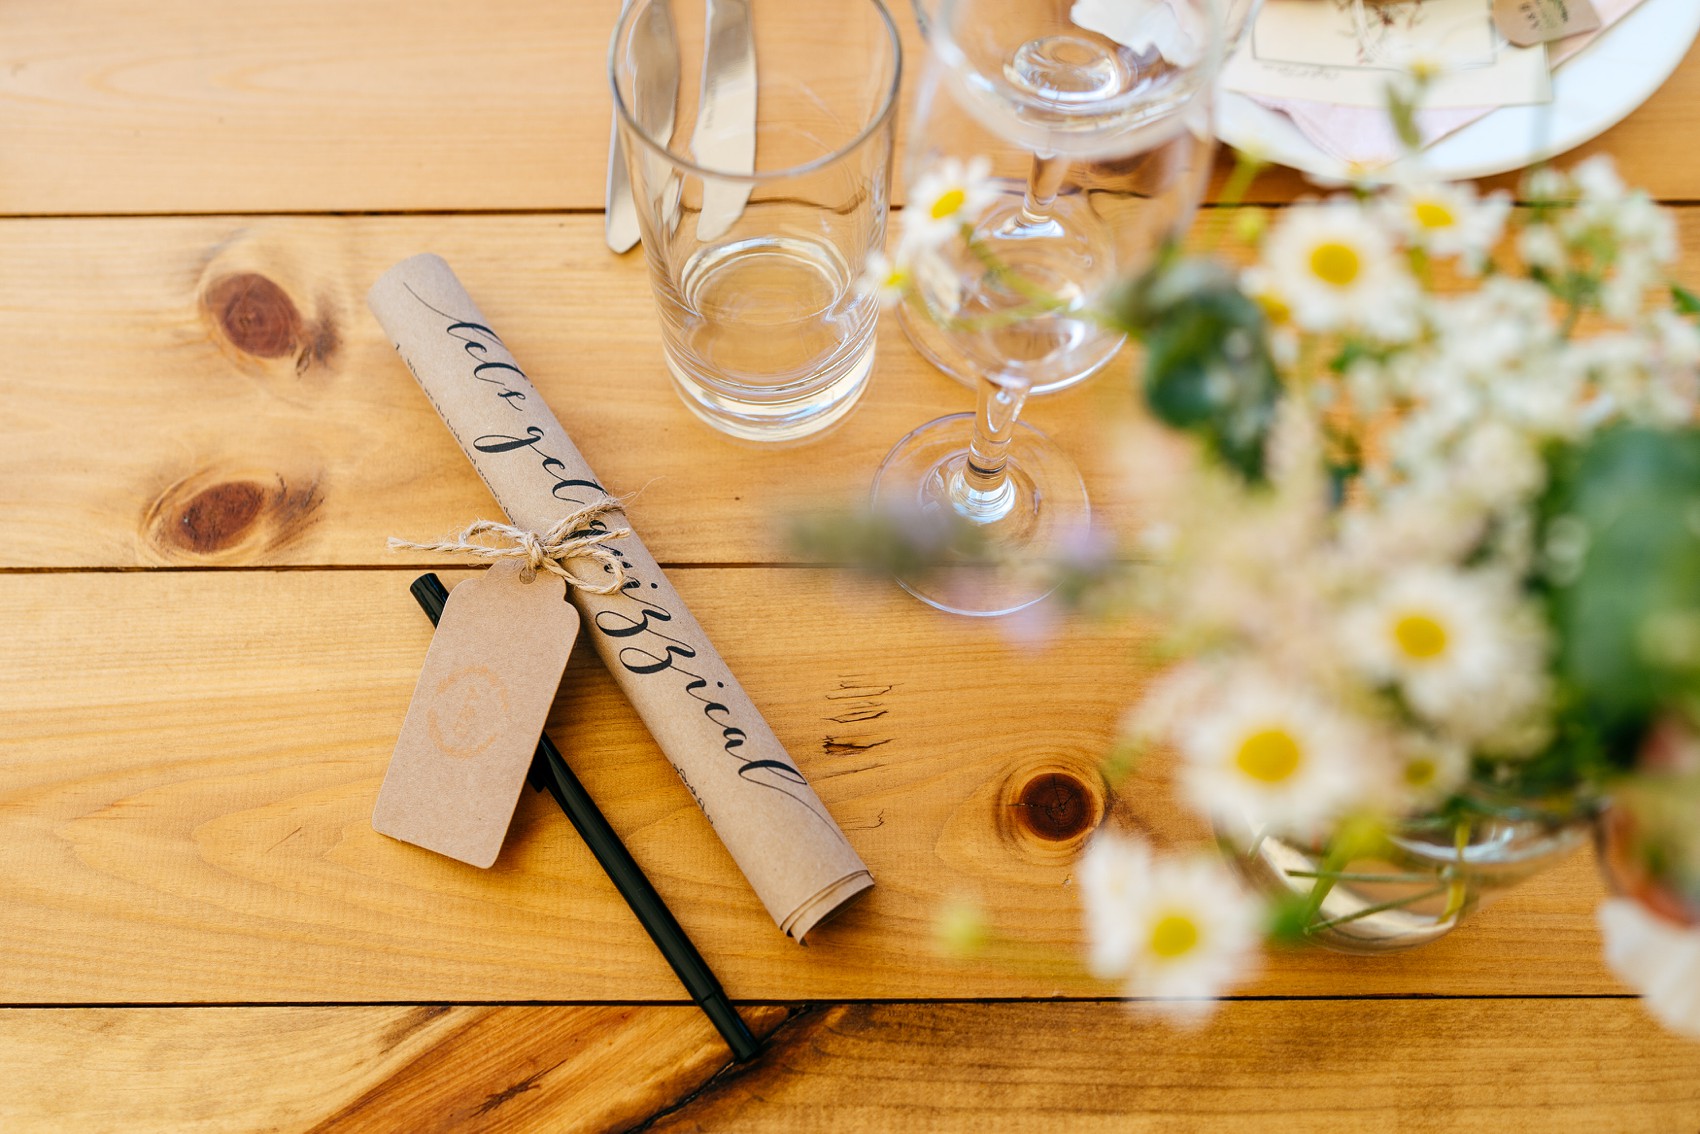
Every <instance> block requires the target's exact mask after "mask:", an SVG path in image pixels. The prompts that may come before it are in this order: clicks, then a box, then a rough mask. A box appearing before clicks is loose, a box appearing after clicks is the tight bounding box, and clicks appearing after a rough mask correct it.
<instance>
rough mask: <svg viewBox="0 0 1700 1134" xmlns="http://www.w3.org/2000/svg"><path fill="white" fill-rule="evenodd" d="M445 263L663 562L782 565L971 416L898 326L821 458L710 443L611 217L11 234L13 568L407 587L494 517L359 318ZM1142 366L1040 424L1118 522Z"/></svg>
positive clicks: (8, 415)
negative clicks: (414, 549) (393, 274)
mask: <svg viewBox="0 0 1700 1134" xmlns="http://www.w3.org/2000/svg"><path fill="white" fill-rule="evenodd" d="M423 249H431V250H434V251H437V252H439V253H441V254H443V255H444V256H445V257H447V259H448V260H449V262H450V263H451V264H453V265H454V267H455V268H456V270H457V272H458V273H459V274H460V276H461V278H462V280H463V282H464V283H465V284H466V286H467V288H468V290H469V291H470V292H471V294H472V296H473V297H474V299H475V300H476V301H477V302H478V303H479V305H480V306H481V307H482V308H483V309H484V312H485V314H486V315H487V316H488V317H489V319H490V320H491V321H492V323H493V325H494V326H495V327H496V329H497V330H498V331H499V332H500V333H501V334H502V335H503V337H504V338H505V340H506V341H507V342H508V343H509V345H510V346H511V347H512V348H513V350H514V353H515V355H516V356H517V357H518V359H519V361H520V364H521V365H522V366H524V367H526V369H527V370H528V371H529V372H530V373H531V375H532V377H533V378H534V380H535V381H536V383H537V385H538V387H539V388H540V389H541V390H542V392H543V394H544V395H545V397H546V398H547V399H548V401H549V403H550V405H551V407H552V408H553V409H554V410H555V413H556V415H557V416H558V417H559V418H560V419H561V421H562V422H563V424H564V425H565V426H566V428H567V430H568V432H569V433H570V434H571V435H572V436H573V438H574V440H575V442H576V443H577V444H578V446H579V447H580V449H581V450H582V451H583V452H584V454H585V457H586V459H587V460H588V461H589V462H590V465H591V467H592V468H594V469H595V470H596V471H597V473H598V475H599V476H600V477H601V478H602V479H603V481H604V483H606V484H608V485H609V486H610V487H611V488H612V489H614V490H615V491H618V492H634V491H639V490H641V495H640V496H639V497H638V499H637V500H636V501H635V502H634V503H633V505H632V507H631V514H632V519H633V521H634V523H635V525H636V527H637V529H638V530H639V531H641V532H642V533H643V534H644V538H645V542H646V543H647V544H648V546H649V548H650V550H651V551H652V552H653V553H654V554H655V555H656V556H657V557H658V558H659V559H661V560H662V561H664V562H680V561H684V562H772V561H776V560H782V559H786V558H789V554H788V553H787V552H786V550H785V548H784V545H783V542H782V540H781V539H780V538H779V536H778V531H779V521H780V520H781V519H782V517H784V516H785V515H787V514H790V513H795V512H798V511H802V510H805V509H808V508H812V507H819V506H825V505H828V504H832V505H844V504H849V503H852V502H856V503H859V502H860V501H861V500H862V499H863V498H864V497H865V494H866V491H867V486H868V483H869V480H870V478H871V476H872V474H873V470H874V468H875V467H876V466H877V465H878V463H879V461H880V459H881V458H882V457H883V456H884V454H885V453H886V451H887V450H888V449H889V448H890V447H891V445H892V444H893V443H894V442H895V441H896V440H897V439H898V438H900V437H902V436H903V435H904V434H905V433H907V432H908V431H909V430H911V429H913V428H915V427H916V426H918V425H920V424H921V423H923V422H925V421H928V420H930V419H932V418H934V417H937V416H939V415H941V414H944V413H949V412H957V411H963V410H969V409H972V408H973V395H972V392H971V391H969V390H968V389H967V388H966V387H964V386H961V385H959V384H958V383H956V382H954V381H952V380H950V379H949V378H946V377H944V376H943V375H941V374H939V373H938V372H937V371H935V370H933V369H932V368H931V367H930V366H928V365H927V364H925V363H924V362H922V361H921V359H920V358H919V356H917V355H916V354H915V352H914V351H913V350H911V349H910V348H909V346H908V344H907V343H906V342H905V341H904V339H903V336H902V333H901V331H900V330H899V329H898V328H897V326H896V325H895V321H894V320H886V321H885V323H884V325H883V326H882V328H881V333H880V340H879V346H878V351H879V354H878V356H877V358H876V361H875V364H874V365H875V374H874V378H873V384H872V386H871V388H870V390H869V392H868V394H867V396H866V398H865V399H864V402H863V404H862V406H860V407H859V408H858V410H857V411H856V413H855V414H853V415H852V416H851V418H850V419H849V420H848V421H847V422H846V423H845V424H844V426H843V427H842V428H840V429H839V430H837V431H836V432H834V433H831V434H829V435H827V436H825V437H823V438H821V439H819V440H817V441H815V442H813V443H812V444H810V445H808V446H807V447H805V448H800V449H799V448H778V449H775V448H771V447H759V446H753V445H746V444H742V443H738V442H734V441H732V440H731V439H729V438H726V437H723V436H722V435H720V434H718V433H716V432H714V431H712V430H710V429H709V428H707V427H706V426H704V425H702V424H700V423H699V422H698V421H697V420H696V419H695V418H694V417H692V416H691V415H690V414H689V413H688V412H687V411H686V410H685V408H684V406H683V405H682V403H681V402H680V401H679V398H678V396H677V395H676V394H675V393H674V392H673V388H672V385H671V382H670V379H669V378H668V376H667V372H666V367H665V365H664V364H663V362H662V356H661V341H660V325H659V322H658V320H657V317H656V312H655V304H654V301H653V299H652V298H651V294H650V289H649V285H648V280H647V275H646V273H645V269H644V265H643V263H642V262H641V260H640V259H638V258H633V257H627V258H624V259H620V258H617V257H614V256H611V255H610V254H609V253H608V251H607V249H606V248H605V247H604V246H603V244H602V237H601V226H600V222H599V221H598V220H597V219H596V218H592V217H571V218H553V217H457V218H414V217H407V218H396V217H380V218H355V217H338V218H309V219H302V218H274V219H263V220H244V219H229V218H213V219H184V218H153V219H139V220H137V219H132V220H28V221H18V220H14V221H0V263H3V264H5V265H6V267H5V269H4V270H3V271H0V337H4V339H6V340H8V341H11V342H13V343H14V344H15V345H16V350H17V352H18V354H17V356H16V359H15V362H14V364H12V365H8V366H6V367H4V368H0V403H3V404H4V405H5V406H6V412H5V413H3V414H0V484H5V485H7V486H8V488H9V490H10V491H9V492H8V495H7V499H6V501H5V504H4V513H3V514H4V515H5V518H6V528H7V539H6V540H5V541H4V542H3V545H0V567H4V566H24V567H76V566H120V567H127V566H148V565H187V566H222V565H230V564H350V563H356V564H373V563H380V564H393V563H396V562H398V560H397V559H396V557H395V556H393V555H391V554H390V553H388V552H387V551H386V550H385V547H384V540H385V537H387V536H390V535H399V536H405V537H408V538H412V539H426V538H433V537H437V536H441V535H443V534H444V533H447V532H449V531H453V530H457V529H459V528H461V527H463V526H465V525H466V524H468V523H470V522H471V521H472V520H474V519H476V518H478V517H481V516H493V515H494V514H495V506H494V504H493V502H492V501H491V499H490V497H489V494H488V492H486V490H485V489H484V487H483V485H482V484H480V483H479V481H478V478H477V477H476V475H474V473H473V471H472V467H471V465H470V463H469V462H468V461H467V460H466V458H465V457H464V456H463V455H462V454H461V452H460V449H459V448H458V447H457V446H456V445H455V443H454V441H453V439H452V438H451V437H450V436H449V433H448V431H447V430H446V429H445V428H444V427H443V425H442V423H441V422H440V421H439V420H438V418H437V416H436V414H435V413H434V412H433V410H432V409H431V407H430V404H429V403H428V402H427V401H426V399H425V397H424V395H423V394H421V393H420V392H419V389H418V387H417V386H416V385H415V384H414V382H413V380H412V379H411V378H410V377H409V375H408V373H407V370H406V368H405V367H404V366H403V365H402V363H401V362H400V360H399V359H398V358H397V357H396V354H395V351H394V350H393V349H392V348H391V347H390V345H389V344H388V342H387V340H386V339H385V338H384V336H383V333H382V331H381V329H380V328H379V327H378V325H377V322H376V320H375V319H373V318H372V316H371V315H370V313H369V312H368V311H367V310H366V307H365V294H366V291H367V289H368V288H369V287H370V286H371V284H372V282H373V281H374V280H376V279H377V277H378V276H379V275H380V274H381V273H382V272H383V271H384V270H385V269H387V268H388V267H389V266H390V265H391V264H393V263H395V262H396V261H398V260H401V259H403V258H405V257H407V256H409V255H412V254H414V253H416V252H419V251H421V250H423ZM1130 367H1131V362H1130V360H1127V359H1124V360H1123V361H1122V363H1121V365H1120V367H1119V368H1113V369H1112V371H1111V372H1109V373H1106V374H1104V375H1101V376H1100V377H1099V378H1097V379H1095V380H1094V381H1092V382H1090V383H1086V384H1085V385H1084V386H1083V387H1081V388H1080V389H1078V390H1075V391H1070V392H1067V393H1064V394H1061V395H1057V396H1055V397H1049V398H1043V399H1038V400H1036V403H1035V404H1034V406H1033V407H1032V411H1031V414H1030V417H1031V419H1032V421H1033V422H1034V423H1035V424H1036V425H1038V426H1039V427H1040V428H1042V429H1045V430H1047V431H1049V432H1050V433H1051V434H1052V435H1053V436H1055V437H1057V438H1058V439H1059V441H1060V443H1061V444H1063V445H1064V446H1065V447H1066V448H1067V449H1068V450H1069V451H1070V452H1071V453H1073V454H1075V455H1076V456H1077V458H1078V459H1079V460H1080V461H1081V463H1082V464H1083V465H1084V467H1085V472H1086V476H1087V480H1088V484H1089V487H1090V489H1091V490H1092V492H1093V496H1094V500H1095V501H1096V502H1097V506H1098V508H1099V514H1100V516H1101V517H1103V518H1105V519H1109V520H1121V521H1125V520H1126V516H1127V505H1126V499H1127V497H1128V495H1129V493H1128V492H1127V491H1126V490H1125V489H1123V488H1122V487H1121V486H1120V480H1121V475H1120V473H1119V472H1118V469H1117V457H1116V450H1115V445H1114V444H1113V442H1112V440H1111V438H1112V437H1113V436H1114V435H1115V432H1116V430H1117V429H1118V428H1119V427H1121V426H1125V425H1126V424H1127V423H1128V422H1129V421H1130V418H1131V411H1132V405H1133V397H1132V394H1131V393H1130V391H1129V387H1128V384H1127V383H1128V375H1129V373H1130Z"/></svg>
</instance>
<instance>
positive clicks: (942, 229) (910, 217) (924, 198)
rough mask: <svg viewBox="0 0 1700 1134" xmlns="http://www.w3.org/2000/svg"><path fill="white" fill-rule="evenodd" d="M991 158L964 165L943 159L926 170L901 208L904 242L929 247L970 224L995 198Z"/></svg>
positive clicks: (978, 158)
mask: <svg viewBox="0 0 1700 1134" xmlns="http://www.w3.org/2000/svg"><path fill="white" fill-rule="evenodd" d="M991 174H992V162H991V159H990V158H986V157H976V158H974V159H972V160H970V161H968V162H967V163H964V162H962V161H960V160H958V159H957V158H945V159H944V160H943V161H941V162H940V163H939V164H938V165H937V166H936V167H934V168H932V169H930V170H928V171H927V173H926V174H925V175H923V176H922V177H921V179H920V180H918V181H916V182H915V186H914V188H912V189H911V190H910V191H909V199H908V201H907V203H906V204H905V205H904V208H903V239H904V240H905V242H908V243H910V244H912V245H913V246H915V247H918V248H932V247H937V246H938V245H940V244H942V243H944V242H945V241H947V240H949V239H950V238H951V237H953V236H955V235H956V234H957V233H959V232H960V231H961V230H962V226H963V225H967V224H973V223H974V221H975V220H977V219H978V218H979V216H980V214H981V213H983V212H985V211H986V209H988V208H989V207H990V206H991V204H992V202H993V201H995V200H997V198H998V190H997V186H996V185H994V184H993V182H992V177H991Z"/></svg>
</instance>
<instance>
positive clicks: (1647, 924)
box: [1598, 898, 1700, 1038]
mask: <svg viewBox="0 0 1700 1134" xmlns="http://www.w3.org/2000/svg"><path fill="white" fill-rule="evenodd" d="M1598 916H1599V921H1600V932H1601V933H1602V934H1604V936H1605V954H1606V964H1608V965H1610V966H1611V969H1612V972H1614V973H1616V974H1617V977H1618V979H1619V980H1621V981H1623V983H1625V984H1627V985H1629V986H1630V987H1631V988H1633V989H1635V990H1636V991H1637V992H1639V993H1641V995H1642V996H1643V997H1644V999H1643V1001H1642V1003H1643V1004H1645V1005H1646V1007H1647V1010H1648V1011H1649V1012H1651V1013H1652V1014H1653V1015H1654V1016H1655V1017H1657V1018H1658V1020H1659V1022H1660V1023H1662V1024H1664V1025H1665V1027H1667V1028H1670V1029H1671V1030H1672V1031H1675V1032H1683V1033H1685V1034H1687V1035H1691V1036H1694V1037H1696V1038H1700V929H1696V928H1692V927H1686V928H1685V927H1683V926H1680V925H1678V924H1676V923H1675V922H1671V921H1666V920H1665V919H1664V918H1662V917H1659V916H1658V915H1657V914H1654V913H1652V912H1651V911H1650V910H1648V909H1647V908H1646V907H1645V906H1643V905H1641V903H1640V902H1636V901H1632V900H1631V899H1629V898H1608V899H1606V900H1605V901H1604V902H1602V903H1601V904H1600V909H1599V914H1598Z"/></svg>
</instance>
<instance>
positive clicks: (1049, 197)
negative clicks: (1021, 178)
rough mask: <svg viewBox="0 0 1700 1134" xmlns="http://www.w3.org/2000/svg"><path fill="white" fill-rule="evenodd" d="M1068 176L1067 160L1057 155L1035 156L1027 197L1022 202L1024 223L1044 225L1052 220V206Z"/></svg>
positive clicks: (1028, 179) (1028, 174) (1029, 172)
mask: <svg viewBox="0 0 1700 1134" xmlns="http://www.w3.org/2000/svg"><path fill="white" fill-rule="evenodd" d="M1067 176H1068V159H1067V158H1062V157H1057V156H1056V155H1055V154H1034V155H1033V165H1032V167H1031V168H1030V169H1028V171H1027V195H1026V197H1025V198H1024V199H1023V200H1022V202H1021V219H1022V221H1023V223H1025V224H1028V225H1036V224H1044V223H1045V222H1046V221H1048V220H1050V219H1051V206H1052V205H1053V204H1055V203H1056V200H1057V193H1058V191H1060V190H1061V189H1062V184H1063V179H1064V178H1066V177H1067Z"/></svg>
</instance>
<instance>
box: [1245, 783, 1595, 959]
mask: <svg viewBox="0 0 1700 1134" xmlns="http://www.w3.org/2000/svg"><path fill="white" fill-rule="evenodd" d="M1592 828H1593V818H1592V815H1591V813H1590V812H1588V811H1587V810H1585V809H1581V808H1569V809H1554V810H1550V811H1546V810H1539V809H1533V808H1515V809H1498V810H1493V811H1481V812H1478V811H1474V810H1465V811H1448V812H1446V813H1436V814H1428V815H1415V816H1410V817H1407V818H1404V819H1401V820H1399V821H1397V822H1396V823H1394V824H1392V825H1391V826H1390V827H1388V828H1387V829H1386V830H1385V831H1381V832H1378V834H1377V835H1376V837H1373V838H1368V839H1364V838H1352V837H1350V836H1347V835H1343V834H1342V833H1340V832H1330V833H1329V834H1328V835H1324V836H1319V837H1317V838H1314V839H1296V838H1283V837H1277V836H1274V835H1271V834H1268V833H1267V832H1264V831H1260V830H1258V829H1257V828H1255V827H1253V826H1252V825H1251V824H1249V823H1243V824H1238V825H1234V824H1228V823H1222V822H1218V823H1217V824H1216V835H1217V838H1218V840H1219V841H1220V842H1221V844H1222V846H1223V850H1224V852H1225V853H1227V854H1228V855H1229V857H1230V859H1231V860H1232V862H1233V863H1234V865H1235V867H1236V868H1237V869H1238V870H1239V872H1240V874H1241V875H1242V876H1243V877H1244V878H1245V879H1246V880H1247V881H1248V882H1249V883H1250V884H1251V885H1253V886H1254V887H1256V888H1257V889H1259V890H1261V891H1263V892H1264V893H1266V894H1269V895H1270V896H1271V897H1274V898H1276V899H1278V900H1281V901H1283V902H1285V903H1288V906H1289V909H1290V910H1292V912H1293V922H1292V923H1291V924H1294V926H1295V928H1297V929H1298V930H1299V932H1300V933H1301V934H1302V936H1303V937H1304V938H1305V939H1306V940H1309V941H1313V942H1315V943H1316V944H1318V945H1323V946H1326V947H1327V948H1330V949H1335V950H1338V951H1340V952H1345V953H1386V952H1392V951H1394V950H1398V949H1411V948H1414V947H1416V946H1418V945H1424V944H1427V943H1428V942H1430V941H1434V940H1436V939H1437V938H1440V937H1444V936H1445V935H1446V934H1448V933H1450V932H1451V931H1452V930H1453V929H1455V928H1456V927H1457V926H1458V925H1459V924H1460V923H1461V922H1462V921H1463V920H1464V919H1465V918H1466V917H1468V916H1469V915H1470V913H1471V912H1472V911H1474V910H1475V909H1477V908H1478V907H1479V906H1481V905H1482V904H1483V903H1484V902H1485V901H1487V900H1488V899H1490V898H1491V897H1493V896H1495V895H1497V894H1499V893H1502V892H1503V891H1505V890H1507V889H1509V888H1510V887H1512V886H1515V885H1516V884H1517V883H1519V882H1521V881H1523V880H1524V879H1525V878H1528V877H1530V876H1532V875H1534V874H1537V873H1539V872H1540V871H1543V870H1546V869H1547V868H1549V867H1551V866H1554V865H1556V864H1558V863H1559V862H1561V861H1563V860H1564V859H1565V858H1567V857H1568V856H1569V855H1570V854H1571V853H1573V852H1574V851H1575V850H1576V848H1577V847H1579V846H1582V845H1583V844H1584V843H1586V842H1588V841H1589V839H1590V838H1591V833H1592Z"/></svg>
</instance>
